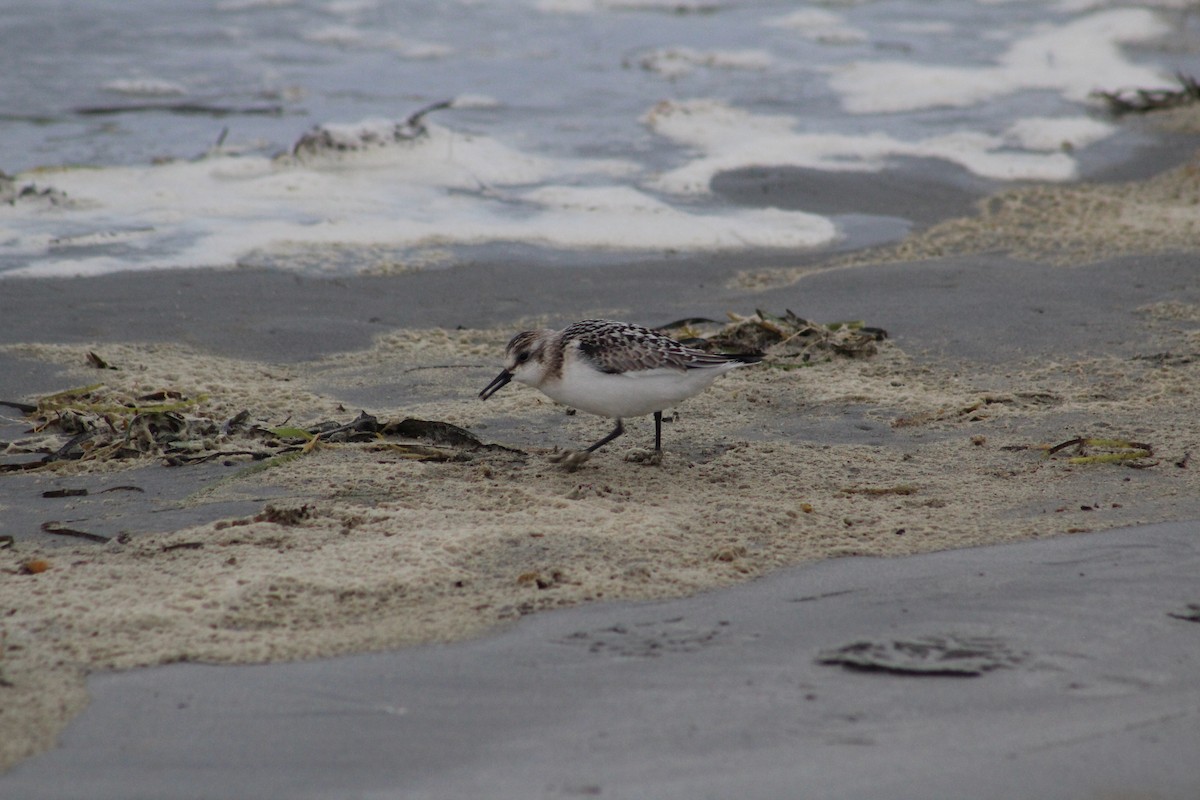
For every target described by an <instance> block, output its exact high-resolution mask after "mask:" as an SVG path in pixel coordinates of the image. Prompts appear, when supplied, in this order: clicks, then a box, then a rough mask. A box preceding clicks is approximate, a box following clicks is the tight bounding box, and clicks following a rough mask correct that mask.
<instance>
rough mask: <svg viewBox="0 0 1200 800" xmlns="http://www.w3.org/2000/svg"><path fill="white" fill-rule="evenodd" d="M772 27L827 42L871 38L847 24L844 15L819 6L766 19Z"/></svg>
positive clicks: (859, 41) (848, 41)
mask: <svg viewBox="0 0 1200 800" xmlns="http://www.w3.org/2000/svg"><path fill="white" fill-rule="evenodd" d="M766 25H767V26H768V27H771V28H783V29H785V30H790V31H794V32H796V33H798V34H800V35H801V36H803V37H805V38H806V39H812V40H813V41H817V42H823V43H825V44H860V43H862V42H866V41H869V40H870V38H871V37H870V36H869V35H867V32H866V31H864V30H861V29H859V28H855V27H853V26H851V25H847V24H846V21H845V19H844V18H843V17H841V16H839V15H838V14H834V13H833V12H831V11H823V10H821V9H819V8H806V9H802V10H800V11H793V12H792V13H790V14H784V15H783V16H781V17H772V18H771V19H768V20H767V21H766Z"/></svg>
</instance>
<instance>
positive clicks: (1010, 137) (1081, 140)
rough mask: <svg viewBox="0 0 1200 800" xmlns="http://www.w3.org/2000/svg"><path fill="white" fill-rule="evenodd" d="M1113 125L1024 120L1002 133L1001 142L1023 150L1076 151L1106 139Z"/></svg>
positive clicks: (1079, 120)
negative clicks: (1004, 141) (1002, 138)
mask: <svg viewBox="0 0 1200 800" xmlns="http://www.w3.org/2000/svg"><path fill="white" fill-rule="evenodd" d="M1116 131H1117V128H1116V126H1115V125H1110V124H1108V123H1107V122H1101V121H1100V120H1098V119H1092V118H1091V117H1026V118H1025V119H1019V120H1017V121H1016V122H1014V123H1013V124H1012V125H1010V126H1009V127H1008V129H1007V130H1006V131H1005V132H1004V139H1005V140H1006V141H1007V142H1009V143H1010V144H1012V145H1013V146H1015V147H1020V148H1023V149H1025V150H1040V151H1043V152H1052V151H1055V150H1064V149H1078V148H1081V147H1087V146H1088V145H1089V144H1095V143H1096V142H1099V141H1101V140H1103V139H1107V138H1108V137H1109V136H1112V135H1113V134H1114V133H1116Z"/></svg>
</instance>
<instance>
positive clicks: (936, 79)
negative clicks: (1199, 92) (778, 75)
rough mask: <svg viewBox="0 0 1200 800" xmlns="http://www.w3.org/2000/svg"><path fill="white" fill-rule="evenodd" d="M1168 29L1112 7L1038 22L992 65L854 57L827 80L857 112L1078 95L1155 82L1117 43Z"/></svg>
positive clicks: (1147, 15) (1141, 12)
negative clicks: (1035, 92)
mask: <svg viewBox="0 0 1200 800" xmlns="http://www.w3.org/2000/svg"><path fill="white" fill-rule="evenodd" d="M1169 31H1170V27H1169V26H1168V25H1167V24H1166V23H1165V22H1164V21H1162V20H1161V19H1159V18H1158V17H1157V16H1156V15H1155V14H1154V12H1152V11H1149V10H1146V9H1138V8H1124V9H1112V10H1107V11H1100V12H1097V13H1094V14H1090V15H1088V16H1086V17H1083V18H1080V19H1076V20H1072V21H1070V22H1067V23H1064V24H1062V25H1047V26H1042V27H1040V28H1039V29H1038V30H1036V31H1035V32H1034V33H1031V34H1030V35H1028V36H1025V37H1024V38H1020V39H1017V40H1016V41H1014V42H1013V43H1012V44H1011V45H1010V46H1009V48H1008V49H1007V50H1006V51H1005V52H1004V53H1003V54H1002V55H1001V56H1000V57H999V58H998V59H997V60H996V63H995V64H994V65H992V66H987V67H952V66H943V65H937V64H916V63H913V62H911V61H859V62H855V63H852V64H847V65H844V66H839V67H833V68H831V69H830V72H831V77H830V85H831V86H832V87H833V88H834V89H835V90H836V91H837V92H839V93H840V94H841V96H842V105H843V107H844V108H845V109H846V110H847V111H850V112H852V113H861V114H874V113H889V112H900V111H914V110H918V109H924V108H936V107H940V106H950V107H955V106H957V107H962V106H970V105H974V104H976V103H981V102H984V101H986V100H989V99H992V98H995V97H1000V96H1003V95H1007V94H1012V93H1014V92H1018V91H1022V90H1028V89H1040V90H1050V91H1056V92H1059V93H1060V94H1062V96H1063V97H1065V98H1067V99H1068V100H1075V101H1082V100H1085V99H1086V98H1087V96H1088V94H1089V93H1090V92H1092V91H1093V90H1095V89H1098V88H1106V87H1110V88H1111V87H1119V86H1130V85H1133V86H1153V85H1159V84H1160V83H1161V82H1162V80H1163V79H1162V76H1161V75H1160V74H1159V72H1158V71H1157V70H1154V69H1150V68H1147V67H1142V66H1138V65H1137V64H1134V63H1132V62H1131V61H1130V60H1129V59H1128V58H1127V57H1126V56H1125V55H1124V54H1123V53H1122V52H1121V50H1120V47H1119V45H1121V44H1122V43H1127V42H1136V41H1145V40H1148V39H1152V38H1154V37H1157V36H1161V35H1163V34H1165V33H1168V32H1169Z"/></svg>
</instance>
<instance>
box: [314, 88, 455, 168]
mask: <svg viewBox="0 0 1200 800" xmlns="http://www.w3.org/2000/svg"><path fill="white" fill-rule="evenodd" d="M453 105H454V101H453V100H442V101H440V102H437V103H431V104H430V105H427V106H425V107H424V108H421V109H419V110H417V111H415V112H413V113H412V114H409V115H408V117H406V118H405V119H403V120H401V121H400V122H382V123H381V122H372V123H362V124H360V125H358V126H349V125H317V126H316V127H314V128H313V129H312V130H310V131H308V132H307V133H305V134H304V135H302V136H301V137H300V138H299V139H297V140H296V143H295V144H294V145H292V156H294V157H296V158H304V157H308V156H322V155H326V154H328V153H353V152H359V151H363V150H374V149H376V148H380V147H388V146H390V145H394V144H402V143H405V142H412V141H414V140H416V139H420V138H421V137H423V136H427V135H428V134H429V128H428V127H426V125H425V117H426V116H428V115H429V114H431V113H433V112H434V111H441V110H442V109H446V108H450V107H452V106H453Z"/></svg>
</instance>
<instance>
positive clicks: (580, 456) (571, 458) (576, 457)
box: [550, 450, 592, 472]
mask: <svg viewBox="0 0 1200 800" xmlns="http://www.w3.org/2000/svg"><path fill="white" fill-rule="evenodd" d="M591 457H592V454H591V453H589V452H588V451H586V450H563V451H562V452H561V453H555V454H554V455H552V456H550V462H551V463H552V464H561V465H562V468H563V469H565V470H566V471H567V472H574V471H575V470H577V469H579V468H580V467H581V466H583V464H584V463H586V462H587V460H588V459H589V458H591Z"/></svg>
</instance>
